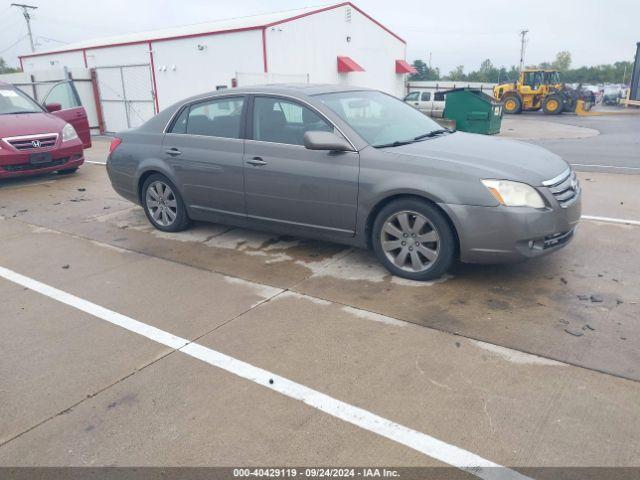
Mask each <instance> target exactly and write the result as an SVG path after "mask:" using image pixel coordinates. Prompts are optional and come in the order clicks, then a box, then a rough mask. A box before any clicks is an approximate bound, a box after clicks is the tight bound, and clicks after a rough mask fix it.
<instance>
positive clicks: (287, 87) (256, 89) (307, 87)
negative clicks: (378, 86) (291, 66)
mask: <svg viewBox="0 0 640 480" xmlns="http://www.w3.org/2000/svg"><path fill="white" fill-rule="evenodd" d="M358 90H371V89H369V88H364V87H352V86H348V85H331V84H313V83H278V84H268V85H251V86H247V87H239V88H233V89H226V88H225V89H222V90H216V91H213V92H208V93H202V94H200V95H195V96H193V97H190V98H188V99H186V100H183V101H181V102H180V103H181V104H182V103H186V102H189V101H194V100H198V99H200V98H203V99H204V98H211V97H215V96H217V95H229V94H239V95H241V94H249V93H256V94H280V95H291V96H293V97H310V96H313V95H319V94H323V93H338V92H350V91H358Z"/></svg>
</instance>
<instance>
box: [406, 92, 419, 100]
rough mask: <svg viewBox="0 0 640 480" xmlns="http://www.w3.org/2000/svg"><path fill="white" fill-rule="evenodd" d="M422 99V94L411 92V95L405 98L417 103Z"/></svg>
mask: <svg viewBox="0 0 640 480" xmlns="http://www.w3.org/2000/svg"><path fill="white" fill-rule="evenodd" d="M419 98H420V92H411V93H410V94H409V95H407V96H406V97H404V99H405V100H406V101H408V102H415V101H417V100H418V99H419Z"/></svg>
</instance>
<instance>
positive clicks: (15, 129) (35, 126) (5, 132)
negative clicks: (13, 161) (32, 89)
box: [0, 112, 66, 138]
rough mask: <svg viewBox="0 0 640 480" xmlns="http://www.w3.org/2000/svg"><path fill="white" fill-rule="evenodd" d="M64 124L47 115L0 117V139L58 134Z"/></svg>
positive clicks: (24, 114)
mask: <svg viewBox="0 0 640 480" xmlns="http://www.w3.org/2000/svg"><path fill="white" fill-rule="evenodd" d="M65 123H66V122H65V121H64V120H62V119H61V118H58V117H56V116H55V115H51V114H49V113H44V112H42V113H21V114H18V115H0V138H5V137H17V136H21V135H37V134H40V133H60V131H61V130H62V127H64V124H65Z"/></svg>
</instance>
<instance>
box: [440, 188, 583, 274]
mask: <svg viewBox="0 0 640 480" xmlns="http://www.w3.org/2000/svg"><path fill="white" fill-rule="evenodd" d="M441 207H442V208H443V209H444V210H445V211H446V212H447V213H448V214H449V216H450V218H451V219H452V220H453V223H454V224H455V227H456V229H457V231H458V237H459V239H460V260H461V261H462V262H465V263H506V262H517V261H521V260H524V259H527V258H533V257H539V256H541V255H546V254H548V253H551V252H554V251H556V250H559V249H560V248H562V247H564V246H566V245H567V244H568V243H569V242H571V240H572V239H573V237H574V235H575V231H576V227H577V224H578V222H579V221H580V215H581V212H582V206H581V198H580V196H578V197H577V198H576V199H575V201H573V203H571V205H569V206H567V207H566V208H564V207H561V206H560V205H559V204H558V203H557V202H556V203H555V204H554V205H553V206H552V207H549V208H545V209H540V210H537V209H533V208H527V207H503V206H498V207H478V206H469V205H451V204H443V205H441Z"/></svg>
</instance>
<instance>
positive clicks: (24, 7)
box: [11, 3, 38, 53]
mask: <svg viewBox="0 0 640 480" xmlns="http://www.w3.org/2000/svg"><path fill="white" fill-rule="evenodd" d="M11 6H12V7H18V8H21V9H22V16H23V17H24V19H25V20H26V22H27V32H28V33H29V43H31V53H33V52H35V51H36V47H35V45H34V44H33V34H32V33H31V15H30V14H29V10H35V9H36V8H38V7H35V6H33V5H25V4H24V3H12V4H11Z"/></svg>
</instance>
